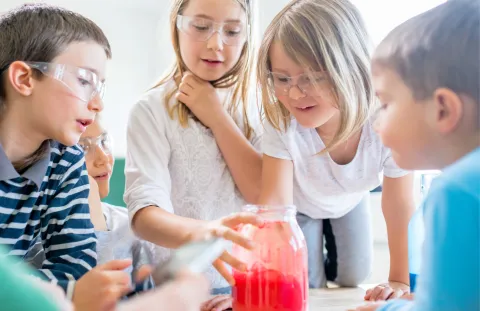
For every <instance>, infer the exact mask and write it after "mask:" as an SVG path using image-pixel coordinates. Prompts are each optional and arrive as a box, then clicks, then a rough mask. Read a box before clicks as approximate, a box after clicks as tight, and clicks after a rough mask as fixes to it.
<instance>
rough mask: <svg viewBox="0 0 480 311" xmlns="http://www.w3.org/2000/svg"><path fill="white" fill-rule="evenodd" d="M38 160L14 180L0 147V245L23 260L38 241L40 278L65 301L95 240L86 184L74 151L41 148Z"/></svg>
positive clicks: (88, 264) (91, 261) (90, 259)
mask: <svg viewBox="0 0 480 311" xmlns="http://www.w3.org/2000/svg"><path fill="white" fill-rule="evenodd" d="M47 143H49V145H48V147H49V148H48V153H47V154H46V156H45V157H44V158H42V159H41V160H39V161H38V162H36V163H35V164H33V165H32V166H31V167H30V168H28V169H27V170H26V171H25V172H23V173H22V174H19V173H18V172H17V171H16V170H15V168H14V167H13V165H12V163H11V162H10V161H9V159H8V158H7V156H6V154H5V152H4V150H3V147H2V146H1V145H0V244H2V245H4V246H5V247H6V249H7V256H14V257H16V258H18V259H23V258H24V256H25V254H26V253H27V252H28V251H29V250H30V248H32V247H33V246H34V243H35V241H37V238H38V241H41V243H42V245H43V249H44V251H45V260H44V262H43V264H42V269H40V270H39V272H40V274H41V275H42V276H44V277H45V278H46V279H49V280H52V281H55V282H58V285H60V286H61V287H62V288H63V289H64V290H65V292H66V294H67V297H69V298H71V297H72V296H73V290H74V284H75V281H76V280H78V279H79V278H80V277H81V276H82V275H84V274H85V273H86V272H87V271H89V270H90V269H91V268H92V267H94V266H95V265H96V260H97V255H96V252H95V250H96V243H97V240H96V237H95V233H94V229H93V225H92V222H91V220H90V212H89V207H88V194H89V189H90V186H89V181H88V175H87V170H86V166H85V160H84V157H83V153H82V151H81V150H80V148H79V147H77V146H74V147H66V146H64V145H61V144H59V143H54V142H47Z"/></svg>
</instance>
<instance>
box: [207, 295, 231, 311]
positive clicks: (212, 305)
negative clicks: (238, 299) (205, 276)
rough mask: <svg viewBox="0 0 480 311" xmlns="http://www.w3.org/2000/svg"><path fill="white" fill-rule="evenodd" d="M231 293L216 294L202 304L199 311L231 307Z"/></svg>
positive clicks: (222, 309)
mask: <svg viewBox="0 0 480 311" xmlns="http://www.w3.org/2000/svg"><path fill="white" fill-rule="evenodd" d="M232 300H233V299H232V296H231V295H218V296H215V297H213V298H212V299H210V300H208V301H207V302H205V303H204V304H203V305H202V309H201V311H224V310H227V309H230V308H231V307H232Z"/></svg>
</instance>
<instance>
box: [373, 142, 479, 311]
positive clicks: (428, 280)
mask: <svg viewBox="0 0 480 311" xmlns="http://www.w3.org/2000/svg"><path fill="white" fill-rule="evenodd" d="M424 221H425V241H424V246H423V247H424V254H423V258H422V263H423V264H422V269H421V271H420V275H419V280H418V289H417V292H416V294H415V300H414V301H406V300H402V299H398V300H393V301H391V302H389V303H387V304H386V305H384V306H383V307H381V308H380V309H379V310H381V311H400V310H401V311H406V310H409V311H478V310H480V148H477V149H475V150H474V151H472V152H471V153H469V154H468V155H466V156H464V157H463V158H462V159H460V160H459V161H457V162H456V163H454V164H452V165H451V166H449V167H448V168H446V169H445V170H444V171H443V174H442V175H440V176H439V177H437V178H436V179H435V180H434V181H433V183H432V186H431V188H430V191H429V194H428V195H427V198H426V200H425V205H424Z"/></svg>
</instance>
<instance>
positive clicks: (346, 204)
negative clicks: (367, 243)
mask: <svg viewBox="0 0 480 311" xmlns="http://www.w3.org/2000/svg"><path fill="white" fill-rule="evenodd" d="M324 147H325V145H324V143H323V142H322V139H321V138H320V136H319V135H318V133H317V131H316V130H315V129H312V128H304V127H302V126H301V125H300V124H299V123H298V122H297V120H296V119H294V118H292V121H291V123H290V126H289V127H288V129H287V131H286V132H285V131H277V130H275V129H274V128H273V127H272V126H271V125H270V123H268V122H265V133H264V135H263V144H262V148H263V153H264V154H266V155H268V156H271V157H274V158H279V159H284V160H291V161H293V168H294V174H293V175H294V180H293V203H294V205H296V207H297V209H298V211H299V212H300V213H303V214H305V215H307V216H309V217H311V218H314V219H329V218H339V217H342V216H344V215H346V214H347V213H348V212H350V211H351V210H352V209H353V208H355V206H356V205H357V204H358V203H360V201H361V199H362V198H363V196H364V195H365V194H366V193H367V192H368V191H370V190H373V189H375V188H376V187H378V186H379V185H380V181H381V180H380V177H381V174H382V173H383V174H384V175H385V176H387V177H392V178H396V177H401V176H404V175H406V174H408V172H407V171H404V170H402V169H399V168H398V167H397V165H396V164H395V162H394V161H393V159H392V156H391V153H390V150H389V149H388V148H386V147H385V146H384V145H383V144H382V142H381V141H380V138H379V137H378V135H377V134H376V133H375V132H374V131H373V128H372V125H371V123H370V122H367V123H366V124H365V125H364V127H363V130H362V134H361V138H360V143H359V145H358V150H357V153H356V155H355V157H354V159H353V160H352V161H351V162H350V163H348V164H346V165H338V164H337V163H335V162H334V161H333V160H332V159H331V158H330V156H329V155H328V154H326V155H318V153H319V152H320V151H322V150H323V149H324Z"/></svg>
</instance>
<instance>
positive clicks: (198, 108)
mask: <svg viewBox="0 0 480 311" xmlns="http://www.w3.org/2000/svg"><path fill="white" fill-rule="evenodd" d="M176 98H177V99H178V100H179V101H181V102H182V103H184V104H185V105H186V106H187V107H188V108H189V109H190V111H191V112H192V113H193V114H194V115H195V116H196V117H197V118H198V119H199V120H200V121H201V122H202V123H203V125H205V126H206V127H208V128H210V129H213V127H214V126H215V125H216V124H217V123H218V121H219V120H221V118H222V117H225V116H226V115H227V114H226V110H225V109H224V107H223V105H222V103H221V101H220V98H219V97H218V94H217V90H216V89H215V88H214V87H213V86H212V84H211V83H210V82H208V81H204V80H202V79H200V78H197V77H196V76H194V75H193V74H192V73H190V72H186V73H185V74H184V75H183V77H182V82H181V83H180V85H179V90H178V93H177V95H176Z"/></svg>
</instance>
